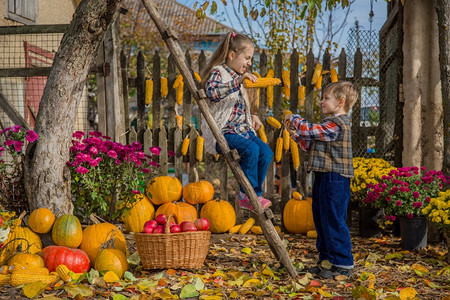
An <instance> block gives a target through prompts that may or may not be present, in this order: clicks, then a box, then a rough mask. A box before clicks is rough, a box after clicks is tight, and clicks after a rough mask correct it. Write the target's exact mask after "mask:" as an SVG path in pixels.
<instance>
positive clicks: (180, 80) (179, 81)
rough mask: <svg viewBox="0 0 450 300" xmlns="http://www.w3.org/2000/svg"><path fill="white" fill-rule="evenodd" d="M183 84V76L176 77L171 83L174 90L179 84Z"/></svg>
mask: <svg viewBox="0 0 450 300" xmlns="http://www.w3.org/2000/svg"><path fill="white" fill-rule="evenodd" d="M182 82H183V75H181V74H180V75H178V76H177V79H175V81H174V82H173V88H174V89H176V88H178V87H179V86H180V84H181V83H182Z"/></svg>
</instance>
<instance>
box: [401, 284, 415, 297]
mask: <svg viewBox="0 0 450 300" xmlns="http://www.w3.org/2000/svg"><path fill="white" fill-rule="evenodd" d="M416 295H417V292H416V290H415V289H414V288H412V287H407V288H404V289H403V290H401V291H400V294H399V297H400V300H410V299H414V298H416Z"/></svg>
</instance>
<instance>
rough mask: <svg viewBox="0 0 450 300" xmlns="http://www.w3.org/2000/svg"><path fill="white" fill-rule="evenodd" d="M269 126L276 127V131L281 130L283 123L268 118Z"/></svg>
mask: <svg viewBox="0 0 450 300" xmlns="http://www.w3.org/2000/svg"><path fill="white" fill-rule="evenodd" d="M267 124H269V125H270V126H272V127H275V128H276V129H280V128H281V123H280V122H278V120H277V119H275V118H274V117H268V118H267Z"/></svg>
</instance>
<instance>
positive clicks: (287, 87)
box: [281, 70, 291, 99]
mask: <svg viewBox="0 0 450 300" xmlns="http://www.w3.org/2000/svg"><path fill="white" fill-rule="evenodd" d="M281 78H282V79H283V91H284V97H285V98H286V99H289V98H290V97H291V78H290V74H289V71H288V70H283V72H282V73H281Z"/></svg>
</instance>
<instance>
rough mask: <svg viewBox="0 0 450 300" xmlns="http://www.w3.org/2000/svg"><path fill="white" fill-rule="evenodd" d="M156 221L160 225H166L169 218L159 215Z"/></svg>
mask: <svg viewBox="0 0 450 300" xmlns="http://www.w3.org/2000/svg"><path fill="white" fill-rule="evenodd" d="M155 221H156V222H158V224H159V225H165V224H166V222H167V216H166V215H165V214H159V215H157V216H156V218H155Z"/></svg>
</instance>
